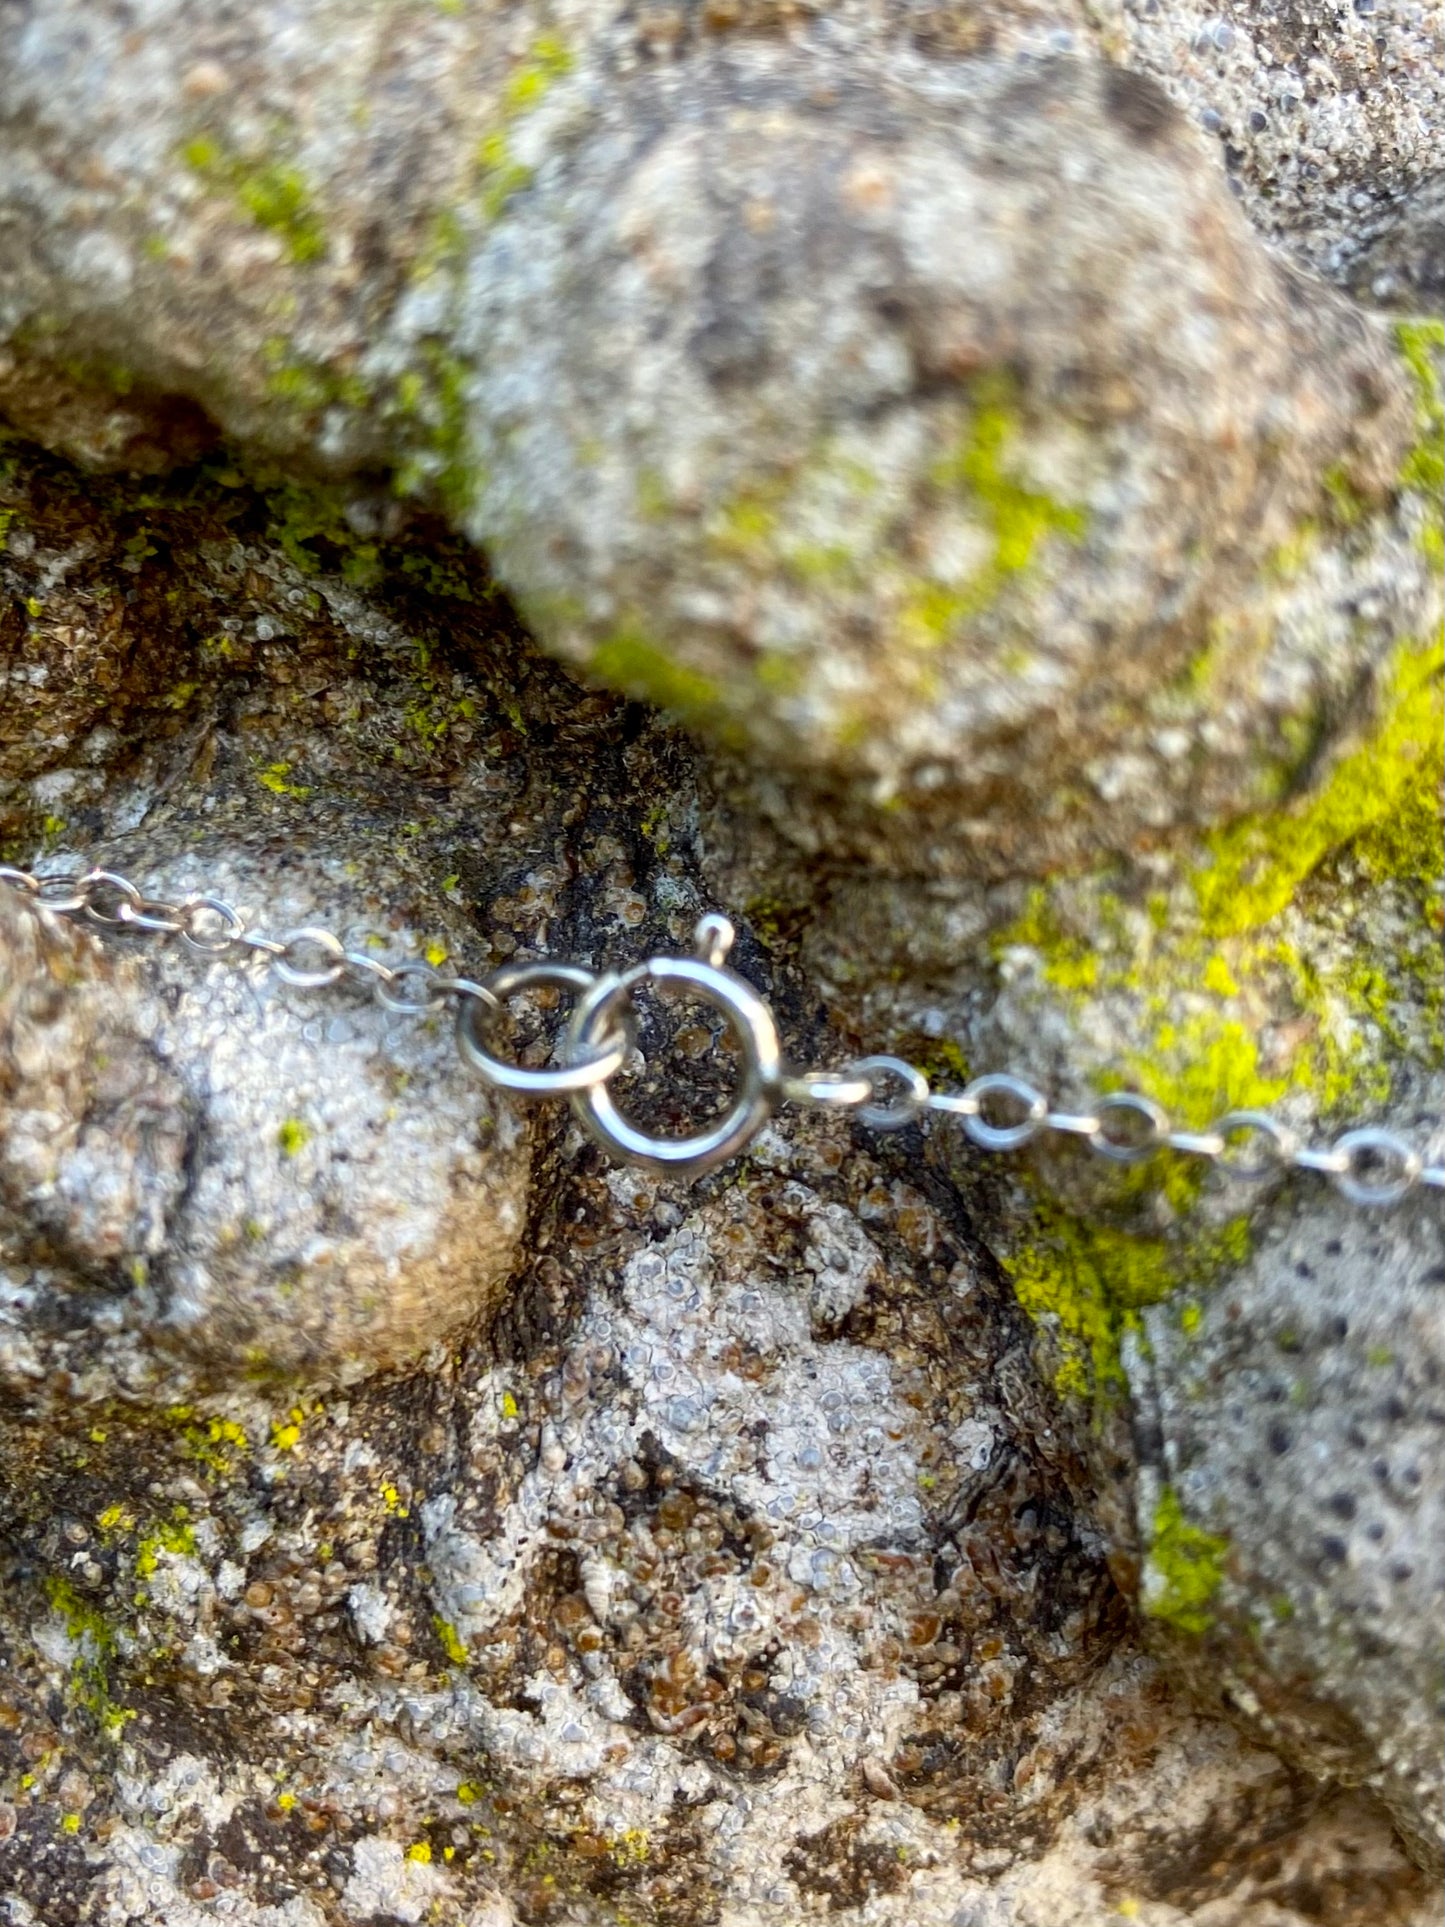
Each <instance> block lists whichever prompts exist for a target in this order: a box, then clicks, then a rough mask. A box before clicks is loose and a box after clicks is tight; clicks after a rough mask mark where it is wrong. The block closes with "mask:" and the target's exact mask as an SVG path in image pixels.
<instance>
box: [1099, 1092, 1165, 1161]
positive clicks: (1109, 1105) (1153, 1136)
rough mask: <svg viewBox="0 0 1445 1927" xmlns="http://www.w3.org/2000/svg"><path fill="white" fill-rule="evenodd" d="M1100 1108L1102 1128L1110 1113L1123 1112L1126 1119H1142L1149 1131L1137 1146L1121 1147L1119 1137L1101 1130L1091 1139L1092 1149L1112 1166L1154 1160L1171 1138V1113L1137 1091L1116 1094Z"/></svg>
mask: <svg viewBox="0 0 1445 1927" xmlns="http://www.w3.org/2000/svg"><path fill="white" fill-rule="evenodd" d="M1098 1108H1099V1117H1100V1124H1101V1127H1102V1122H1103V1119H1104V1118H1105V1117H1107V1116H1108V1115H1109V1114H1110V1113H1111V1112H1123V1113H1124V1115H1125V1116H1127V1117H1142V1118H1143V1120H1144V1124H1145V1127H1146V1131H1147V1136H1145V1137H1142V1138H1141V1139H1140V1140H1139V1141H1138V1143H1136V1144H1121V1143H1120V1142H1119V1141H1118V1140H1117V1139H1116V1138H1111V1137H1107V1136H1106V1135H1105V1133H1104V1131H1103V1129H1102V1128H1101V1129H1100V1131H1099V1135H1098V1136H1097V1137H1096V1138H1094V1139H1093V1140H1092V1145H1093V1149H1094V1150H1096V1151H1097V1152H1098V1153H1099V1156H1100V1157H1101V1158H1108V1160H1109V1161H1110V1163H1111V1164H1142V1163H1143V1162H1144V1160H1145V1159H1146V1158H1152V1157H1153V1155H1154V1153H1155V1152H1156V1151H1157V1150H1158V1149H1159V1147H1160V1145H1161V1144H1163V1143H1164V1142H1165V1139H1166V1138H1167V1136H1168V1132H1169V1113H1168V1112H1167V1111H1166V1110H1165V1109H1164V1106H1163V1105H1162V1104H1156V1103H1155V1102H1154V1100H1153V1098H1152V1097H1143V1096H1141V1095H1140V1094H1139V1092H1137V1091H1113V1092H1111V1093H1110V1094H1109V1096H1108V1097H1101V1098H1100V1099H1099V1106H1098Z"/></svg>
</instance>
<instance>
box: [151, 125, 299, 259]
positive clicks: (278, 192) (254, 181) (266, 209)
mask: <svg viewBox="0 0 1445 1927" xmlns="http://www.w3.org/2000/svg"><path fill="white" fill-rule="evenodd" d="M181 159H182V160H183V161H184V162H185V164H186V166H187V167H188V168H189V169H190V170H191V172H192V173H193V174H195V175H197V176H198V177H199V179H201V180H202V181H204V182H205V184H206V186H207V187H209V188H211V189H213V190H215V191H217V192H219V193H223V194H225V195H227V196H228V197H229V198H230V199H231V200H232V201H233V202H234V203H235V204H236V206H237V207H239V208H240V209H241V210H242V211H243V212H244V213H245V214H246V215H247V216H248V217H249V218H250V220H252V221H253V222H254V223H255V225H256V226H257V227H261V228H265V229H267V230H268V231H269V232H270V233H272V234H276V235H279V236H280V238H281V240H282V242H283V243H284V244H285V248H286V253H287V255H288V256H289V258H290V259H291V260H292V261H295V262H298V263H304V262H307V261H315V260H319V258H320V257H321V256H322V255H323V254H324V253H325V252H326V236H325V231H324V229H323V228H322V225H321V217H320V215H319V214H318V213H317V211H316V207H315V204H314V202H313V200H312V198H311V191H310V189H309V188H308V187H307V185H306V181H305V178H304V176H303V175H302V174H301V172H300V171H299V169H297V168H295V167H293V166H290V165H288V164H287V163H286V162H284V161H281V160H277V159H274V158H270V159H266V160H252V159H248V158H247V157H246V156H245V155H243V154H238V153H235V152H234V151H232V150H230V149H228V148H225V147H222V145H221V144H220V142H219V141H217V140H214V139H212V138H211V136H210V135H208V134H202V135H198V136H197V138H196V139H195V140H191V141H187V142H186V144H185V146H184V147H183V148H182V149H181Z"/></svg>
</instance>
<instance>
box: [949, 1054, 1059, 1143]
mask: <svg viewBox="0 0 1445 1927" xmlns="http://www.w3.org/2000/svg"><path fill="white" fill-rule="evenodd" d="M995 1092H998V1093H999V1094H1000V1095H1001V1096H1004V1097H1012V1098H1016V1099H1017V1101H1018V1102H1019V1103H1020V1104H1022V1105H1023V1106H1024V1113H1025V1114H1024V1116H1023V1117H1021V1118H1020V1119H1019V1121H1018V1123H1017V1124H990V1123H988V1122H987V1121H986V1119H985V1118H984V1115H983V1100H984V1099H985V1098H986V1097H991V1096H993V1094H994V1093H995ZM963 1097H964V1099H965V1100H966V1101H968V1102H970V1103H971V1104H972V1106H973V1108H972V1110H971V1111H963V1113H962V1115H963V1128H964V1130H965V1131H967V1133H968V1135H969V1136H970V1137H971V1138H972V1139H973V1141H974V1143H975V1144H977V1145H980V1146H981V1147H982V1148H983V1149H984V1150H985V1151H1017V1150H1019V1149H1021V1148H1022V1146H1023V1145H1025V1144H1027V1143H1028V1142H1029V1141H1030V1139H1032V1138H1033V1137H1035V1136H1036V1135H1037V1134H1038V1130H1039V1127H1040V1126H1041V1125H1042V1124H1043V1122H1044V1119H1045V1118H1046V1117H1047V1116H1048V1114H1049V1101H1048V1099H1047V1098H1046V1097H1045V1096H1044V1094H1043V1092H1042V1091H1039V1090H1035V1089H1034V1087H1033V1085H1032V1084H1029V1083H1026V1082H1025V1080H1024V1079H1023V1078H1022V1077H1015V1076H1014V1075H1013V1074H1012V1072H1010V1071H990V1072H989V1073H988V1074H987V1075H986V1076H984V1077H976V1078H974V1080H973V1082H972V1083H971V1084H970V1085H968V1087H967V1088H966V1090H965V1091H964V1092H963Z"/></svg>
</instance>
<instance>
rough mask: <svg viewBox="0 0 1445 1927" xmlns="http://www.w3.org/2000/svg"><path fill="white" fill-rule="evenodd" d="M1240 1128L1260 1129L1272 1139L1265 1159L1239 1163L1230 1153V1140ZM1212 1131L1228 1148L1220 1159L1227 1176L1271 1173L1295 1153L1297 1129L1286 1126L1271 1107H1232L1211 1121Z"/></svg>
mask: <svg viewBox="0 0 1445 1927" xmlns="http://www.w3.org/2000/svg"><path fill="white" fill-rule="evenodd" d="M1240 1131H1257V1132H1258V1133H1259V1134H1260V1135H1261V1136H1262V1137H1264V1138H1267V1139H1268V1140H1269V1143H1270V1146H1271V1149H1270V1151H1269V1153H1268V1154H1267V1156H1266V1157H1265V1158H1264V1159H1263V1160H1262V1161H1261V1160H1256V1161H1255V1162H1254V1163H1253V1164H1237V1163H1236V1162H1235V1161H1234V1160H1233V1159H1232V1158H1231V1157H1230V1156H1229V1140H1230V1138H1232V1137H1234V1136H1235V1135H1236V1134H1237V1133H1238V1132H1240ZM1209 1135H1210V1136H1211V1137H1217V1138H1222V1139H1223V1141H1224V1146H1225V1148H1224V1150H1223V1151H1221V1152H1220V1154H1219V1160H1218V1162H1219V1168H1220V1170H1221V1171H1223V1173H1224V1174H1225V1176H1226V1177H1230V1178H1242V1179H1244V1180H1245V1181H1246V1182H1253V1181H1254V1180H1256V1179H1259V1178H1267V1177H1269V1176H1270V1175H1271V1174H1272V1173H1273V1172H1275V1171H1277V1170H1278V1169H1279V1167H1280V1165H1282V1164H1285V1163H1287V1162H1288V1161H1289V1159H1290V1158H1292V1157H1293V1156H1294V1153H1295V1148H1296V1140H1295V1135H1294V1132H1293V1131H1290V1130H1287V1129H1286V1128H1285V1126H1284V1125H1283V1124H1281V1123H1280V1122H1279V1120H1278V1118H1273V1117H1271V1116H1270V1114H1269V1112H1268V1111H1229V1112H1227V1113H1226V1114H1225V1115H1224V1116H1223V1117H1221V1118H1218V1119H1216V1121H1215V1122H1214V1123H1213V1124H1212V1125H1210V1127H1209Z"/></svg>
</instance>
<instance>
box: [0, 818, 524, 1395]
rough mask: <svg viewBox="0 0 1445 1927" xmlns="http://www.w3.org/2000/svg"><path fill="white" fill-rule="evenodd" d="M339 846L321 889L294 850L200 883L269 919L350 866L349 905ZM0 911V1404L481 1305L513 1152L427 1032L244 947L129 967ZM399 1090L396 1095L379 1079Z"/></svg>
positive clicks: (499, 1277)
mask: <svg viewBox="0 0 1445 1927" xmlns="http://www.w3.org/2000/svg"><path fill="white" fill-rule="evenodd" d="M288 859H289V860H288ZM194 861H195V860H194V859H192V864H194ZM347 867H348V869H349V870H350V872H351V874H350V875H349V876H348V877H346V878H344V879H340V883H341V889H340V891H339V892H337V881H338V880H337V879H328V878H326V877H325V875H324V872H323V874H322V875H321V876H317V875H316V874H315V871H313V872H312V874H311V875H309V876H308V875H307V873H306V871H307V866H306V864H305V861H304V859H302V860H301V861H298V860H296V857H295V855H294V853H288V858H282V859H280V860H279V861H278V862H277V863H276V864H275V866H274V868H273V869H272V870H271V872H270V874H268V875H267V876H265V877H264V879H263V878H261V877H258V876H257V875H256V874H255V873H254V872H252V873H251V874H250V875H249V876H248V875H246V874H245V870H244V868H243V867H242V866H241V865H238V864H237V863H236V862H235V861H234V860H232V861H230V862H226V863H221V862H218V861H213V862H212V863H210V864H209V865H208V866H207V870H206V875H205V882H206V883H207V884H208V885H209V886H211V888H212V889H213V890H214V891H215V892H217V893H224V895H225V896H226V898H227V899H228V900H230V901H231V902H233V903H235V904H237V905H238V906H240V905H244V904H247V903H248V901H249V902H250V903H254V901H255V898H256V894H257V891H258V889H262V888H264V891H265V898H266V901H267V902H268V903H269V904H270V905H271V906H273V907H274V910H275V911H276V912H279V913H280V914H281V916H282V920H283V922H284V924H285V926H286V927H288V928H292V929H294V928H298V927H300V926H302V925H305V924H311V923H317V922H320V920H321V918H322V916H323V915H330V914H331V913H332V912H333V910H334V909H335V907H336V906H337V903H338V901H339V902H340V903H341V904H342V905H344V912H343V920H344V917H345V911H349V912H350V913H351V914H352V915H353V916H354V914H355V905H356V901H357V895H358V886H359V888H360V892H361V893H363V894H367V895H372V896H373V900H375V896H376V895H378V894H379V893H373V892H367V891H366V890H365V884H364V882H363V880H362V877H361V875H360V865H359V864H358V863H356V862H355V861H354V860H353V861H352V862H350V863H349V864H348V866H347ZM185 868H186V865H185V864H184V862H183V863H182V866H181V869H180V870H179V871H177V869H176V868H175V866H173V865H172V866H160V865H158V866H156V867H155V868H154V869H152V870H151V871H150V876H149V879H148V880H149V881H150V883H151V885H152V887H153V888H155V889H156V890H158V891H163V890H165V888H166V884H167V881H168V878H167V870H169V871H170V878H171V879H175V878H176V877H177V876H178V875H181V874H183V873H184V870H185ZM288 872H289V874H288ZM191 874H192V875H193V876H194V875H196V872H195V870H194V869H192V871H191ZM328 884H329V886H330V889H329V891H328V887H327V886H328ZM331 892H336V893H337V894H336V895H331ZM176 894H177V895H183V894H184V890H183V889H179V890H177V891H176ZM0 917H3V919H4V921H3V925H0V930H3V935H0V954H3V958H4V964H3V978H4V981H5V986H6V988H5V992H4V1020H3V1025H0V1036H3V1040H4V1041H3V1045H0V1051H3V1060H4V1063H5V1068H6V1072H7V1076H6V1089H5V1107H6V1108H5V1117H6V1125H7V1130H6V1141H5V1158H6V1167H7V1184H6V1188H7V1191H8V1193H9V1197H8V1200H7V1203H8V1210H7V1213H6V1219H7V1222H6V1225H5V1228H4V1230H3V1231H0V1237H3V1239H4V1242H5V1245H6V1247H7V1260H8V1262H7V1265H6V1269H5V1278H6V1285H7V1298H8V1300H9V1311H10V1318H9V1319H7V1321H6V1322H7V1326H8V1329H7V1331H6V1336H5V1341H4V1343H3V1347H0V1349H3V1352H4V1364H3V1367H0V1370H3V1375H4V1380H5V1384H6V1395H7V1397H8V1398H9V1399H10V1400H11V1401H12V1402H14V1401H20V1402H23V1403H32V1402H34V1401H35V1399H36V1397H37V1394H38V1395H39V1397H40V1399H41V1402H42V1403H44V1402H48V1400H46V1398H45V1394H44V1392H43V1391H42V1390H41V1388H43V1387H45V1386H47V1385H49V1384H53V1383H54V1382H55V1381H56V1379H57V1377H58V1378H60V1379H62V1380H64V1381H65V1383H66V1386H67V1391H66V1399H67V1402H68V1404H69V1406H70V1408H71V1414H72V1418H73V1420H74V1422H76V1423H80V1422H82V1409H83V1407H84V1406H86V1405H88V1404H92V1403H98V1402H99V1403H103V1402H106V1401H108V1400H110V1399H113V1398H115V1397H117V1396H125V1397H146V1398H149V1399H151V1400H154V1401H156V1402H158V1403H161V1404H164V1403H166V1402H167V1401H168V1400H169V1401H171V1402H177V1401H180V1400H183V1399H184V1398H186V1397H189V1396H192V1395H194V1393H195V1392H196V1391H197V1390H198V1389H200V1388H202V1387H214V1386H216V1385H218V1384H225V1383H229V1382H232V1381H233V1380H234V1379H235V1377H236V1376H237V1374H238V1373H249V1374H250V1375H252V1376H255V1375H256V1374H258V1373H261V1374H267V1373H269V1374H273V1375H278V1376H283V1375H295V1374H298V1373H299V1374H302V1375H304V1376H307V1377H315V1378H333V1377H336V1376H338V1375H340V1376H341V1377H343V1378H354V1377H356V1376H359V1375H365V1373H366V1372H368V1371H371V1370H375V1369H376V1367H377V1366H379V1365H386V1364H393V1363H396V1362H397V1361H398V1360H400V1359H404V1358H408V1357H414V1356H415V1355H417V1354H418V1353H420V1352H424V1351H425V1350H427V1348H428V1347H429V1346H430V1345H432V1344H434V1343H435V1342H436V1341H437V1340H439V1339H443V1338H445V1337H446V1336H447V1335H448V1334H449V1333H450V1332H452V1331H454V1330H456V1329H457V1328H458V1327H460V1326H463V1325H465V1324H466V1323H467V1322H468V1321H469V1320H470V1319H472V1318H474V1317H475V1316H476V1315H477V1314H478V1313H479V1312H482V1311H484V1310H486V1309H487V1308H488V1306H489V1305H490V1304H491V1303H493V1301H494V1300H495V1298H496V1296H497V1294H498V1292H499V1291H500V1289H501V1287H502V1285H503V1284H504V1282H505V1280H506V1278H507V1276H508V1275H509V1273H510V1272H511V1270H512V1268H513V1266H514V1264H515V1262H516V1257H517V1251H518V1245H519V1240H520V1237H521V1232H522V1228H523V1223H524V1219H525V1213H526V1198H527V1192H526V1150H525V1145H524V1144H523V1142H522V1128H521V1125H520V1123H519V1122H518V1121H517V1120H515V1119H513V1118H511V1117H509V1116H508V1115H507V1114H506V1113H505V1112H504V1111H501V1110H500V1109H499V1107H498V1106H497V1105H496V1104H495V1103H493V1102H491V1101H490V1100H489V1099H488V1098H487V1097H486V1096H485V1095H484V1094H483V1093H482V1092H481V1091H480V1090H479V1089H478V1086H477V1084H476V1081H475V1080H474V1079H471V1078H468V1077H467V1076H466V1074H465V1072H464V1070H463V1067H462V1065H461V1064H460V1062H459V1061H458V1059H457V1056H456V1053H455V1050H454V1049H453V1046H452V1039H451V1035H450V1029H449V1027H445V1028H444V1027H443V1026H442V1025H441V1024H440V1023H438V1022H435V1021H433V1022H432V1023H430V1024H427V1025H424V1026H418V1025H417V1024H415V1023H411V1024H404V1023H402V1022H401V1021H400V1020H397V1021H395V1022H392V1023H388V1022H387V1021H386V1020H385V1019H384V1018H383V1016H382V1014H381V1013H380V1012H379V1011H377V1010H375V1009H372V1008H368V1007H366V1006H365V1005H360V1000H359V999H355V998H354V999H352V1000H351V1001H352V1008H351V1010H349V1011H348V1010H346V1009H345V1008H342V1009H340V1010H328V1011H326V1012H325V1013H324V1014H320V1015H318V1013H317V1012H316V1011H315V1009H314V1008H312V1007H310V1005H312V1004H314V998H313V999H311V1000H310V1001H309V1003H308V1001H307V1000H305V999H304V998H303V997H302V996H301V994H300V993H299V992H292V993H290V994H288V993H287V992H285V991H283V990H282V989H281V988H280V986H279V985H276V984H275V983H274V981H272V982H269V983H267V982H263V981H261V980H262V979H263V978H264V976H265V972H264V969H261V970H258V969H256V968H255V967H254V966H253V968H252V969H251V970H250V971H249V972H247V971H245V970H238V969H236V968H234V967H231V966H228V965H224V964H217V965H213V966H212V968H211V969H210V970H209V971H207V970H206V969H205V968H204V966H202V968H201V969H200V970H199V971H198V970H197V967H196V962H195V960H194V959H193V958H191V957H189V956H186V955H185V954H184V953H180V954H179V955H176V956H175V957H174V958H173V960H172V967H171V968H170V969H167V970H164V971H160V972H156V973H154V974H153V975H152V976H151V978H150V981H149V983H147V984H146V985H145V986H144V988H142V985H141V983H140V982H138V980H137V973H136V972H135V971H134V970H127V969H126V968H124V966H117V965H114V964H113V963H112V962H111V960H110V959H109V958H106V959H105V960H104V961H101V960H100V959H99V958H98V957H97V956H96V954H95V952H96V946H95V945H94V943H93V942H92V941H91V940H90V939H89V938H88V937H86V936H84V935H80V936H76V935H73V934H72V933H70V932H68V931H64V930H62V929H61V928H60V927H59V926H58V924H57V923H56V922H55V921H54V920H52V919H49V918H46V917H44V915H43V913H42V914H41V915H40V916H39V917H37V916H36V915H35V914H34V913H32V912H30V911H29V910H28V909H25V908H23V907H16V906H15V905H14V904H13V903H11V902H10V901H7V902H6V903H5V904H4V905H3V908H0ZM252 920H253V921H254V916H253V919H252ZM332 920H333V921H335V919H334V917H332ZM67 939H68V940H67ZM176 948H177V949H178V948H179V947H178V946H177V947H176ZM399 948H400V946H398V949H399ZM358 1005H360V1007H359V1008H358ZM416 1086H421V1087H422V1088H424V1089H425V1090H426V1091H427V1103H426V1105H425V1107H424V1108H422V1109H421V1110H420V1111H419V1112H414V1111H411V1110H410V1109H409V1108H404V1107H403V1106H402V1104H401V1103H400V1102H399V1101H398V1100H399V1099H400V1098H401V1096H402V1095H403V1094H404V1093H405V1092H406V1091H407V1090H409V1089H411V1088H413V1087H416ZM17 1314H18V1316H17ZM177 1354H179V1356H177Z"/></svg>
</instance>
